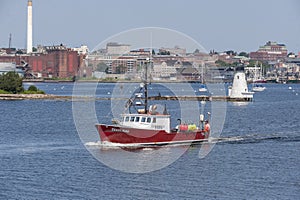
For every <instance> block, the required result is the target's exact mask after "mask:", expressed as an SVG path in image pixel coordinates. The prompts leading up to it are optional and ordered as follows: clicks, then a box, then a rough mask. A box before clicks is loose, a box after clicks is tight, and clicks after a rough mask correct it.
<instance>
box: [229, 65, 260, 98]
mask: <svg viewBox="0 0 300 200" xmlns="http://www.w3.org/2000/svg"><path fill="white" fill-rule="evenodd" d="M253 94H254V92H250V91H249V90H248V86H247V81H246V75H245V73H244V67H237V69H236V73H235V74H234V79H233V83H232V87H231V88H229V91H228V95H229V97H230V98H232V99H244V100H246V101H251V100H252V99H253Z"/></svg>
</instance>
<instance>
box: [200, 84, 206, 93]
mask: <svg viewBox="0 0 300 200" xmlns="http://www.w3.org/2000/svg"><path fill="white" fill-rule="evenodd" d="M199 92H207V88H206V87H205V85H201V87H200V88H199Z"/></svg>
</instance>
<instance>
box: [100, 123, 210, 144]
mask: <svg viewBox="0 0 300 200" xmlns="http://www.w3.org/2000/svg"><path fill="white" fill-rule="evenodd" d="M96 128H97V130H98V133H99V135H100V138H101V141H102V142H104V141H106V142H113V143H120V144H169V143H188V142H200V141H203V140H205V139H206V138H207V137H208V134H205V132H204V131H184V132H183V131H181V132H171V133H167V132H166V131H164V130H148V129H136V128H128V127H120V126H113V125H104V124H97V125H96Z"/></svg>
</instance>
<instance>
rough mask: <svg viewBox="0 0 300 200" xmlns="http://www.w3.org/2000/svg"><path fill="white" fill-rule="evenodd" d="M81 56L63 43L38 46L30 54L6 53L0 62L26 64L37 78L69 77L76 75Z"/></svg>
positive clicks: (0, 58)
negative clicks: (36, 49) (35, 50)
mask: <svg viewBox="0 0 300 200" xmlns="http://www.w3.org/2000/svg"><path fill="white" fill-rule="evenodd" d="M82 60H83V56H80V55H78V53H77V51H73V50H71V49H70V48H67V47H65V46H64V45H62V44H61V45H57V46H38V51H37V52H32V53H30V54H6V55H1V56H0V62H6V63H15V64H16V65H17V66H22V65H24V64H27V65H28V67H29V69H30V73H31V75H32V76H33V77H37V78H71V77H74V76H76V75H77V72H78V70H79V66H80V65H81V63H82Z"/></svg>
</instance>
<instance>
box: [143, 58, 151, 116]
mask: <svg viewBox="0 0 300 200" xmlns="http://www.w3.org/2000/svg"><path fill="white" fill-rule="evenodd" d="M149 61H150V59H147V62H146V73H145V80H144V95H145V108H144V109H145V114H148V81H147V79H148V63H150V62H149Z"/></svg>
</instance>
